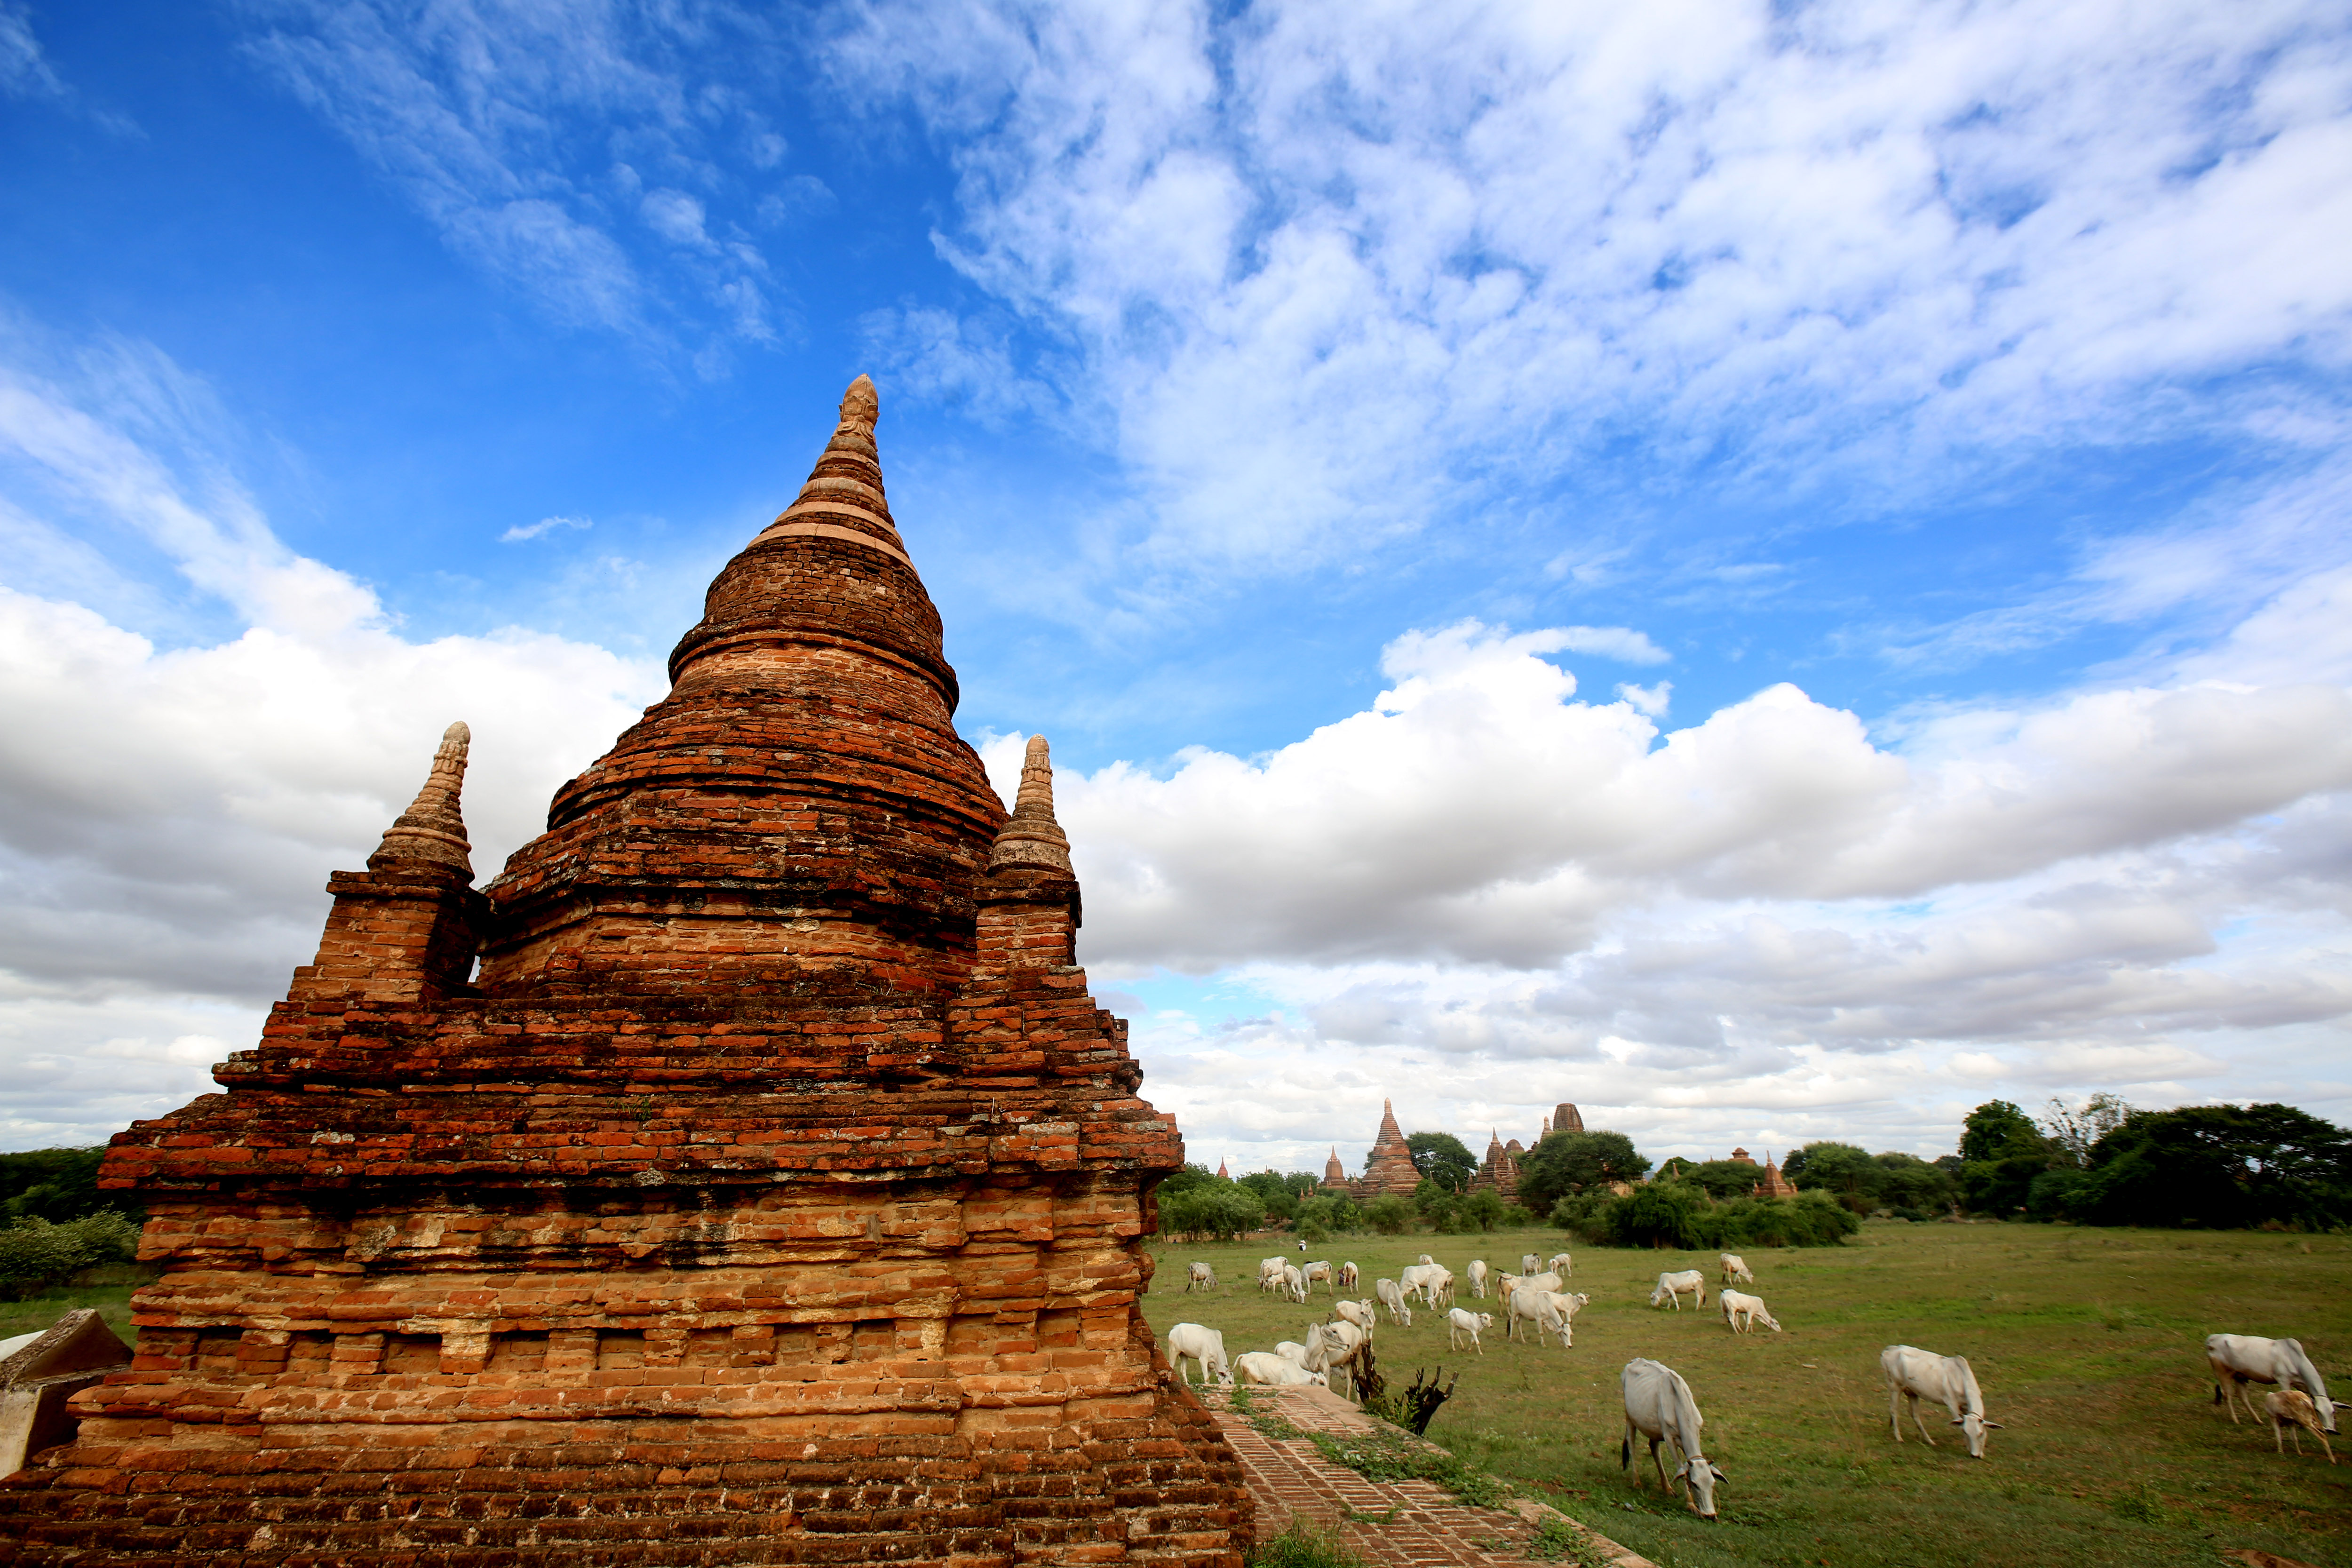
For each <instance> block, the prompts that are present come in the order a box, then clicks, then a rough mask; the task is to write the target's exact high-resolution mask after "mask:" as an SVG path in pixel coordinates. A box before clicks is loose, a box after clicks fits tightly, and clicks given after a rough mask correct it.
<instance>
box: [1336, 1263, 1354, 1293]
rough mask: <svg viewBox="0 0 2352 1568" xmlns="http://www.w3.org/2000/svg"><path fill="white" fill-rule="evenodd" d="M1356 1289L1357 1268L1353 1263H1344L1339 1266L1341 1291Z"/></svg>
mask: <svg viewBox="0 0 2352 1568" xmlns="http://www.w3.org/2000/svg"><path fill="white" fill-rule="evenodd" d="M1355 1288H1356V1266H1355V1265H1354V1264H1352V1263H1342V1264H1341V1265H1339V1289H1342V1290H1352V1289H1355Z"/></svg>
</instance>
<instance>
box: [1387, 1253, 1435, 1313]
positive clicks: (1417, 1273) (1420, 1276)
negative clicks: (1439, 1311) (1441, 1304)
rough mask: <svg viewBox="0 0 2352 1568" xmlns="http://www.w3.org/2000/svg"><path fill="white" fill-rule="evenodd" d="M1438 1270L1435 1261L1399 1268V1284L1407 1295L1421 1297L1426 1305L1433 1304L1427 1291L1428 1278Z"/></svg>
mask: <svg viewBox="0 0 2352 1568" xmlns="http://www.w3.org/2000/svg"><path fill="white" fill-rule="evenodd" d="M1438 1272H1439V1269H1438V1267H1437V1265H1436V1264H1434V1263H1416V1264H1413V1265H1412V1267H1411V1268H1400V1269H1398V1270H1397V1284H1398V1286H1399V1287H1400V1288H1401V1289H1402V1290H1403V1291H1404V1293H1405V1294H1406V1295H1408V1296H1419V1297H1421V1298H1422V1303H1421V1304H1422V1305H1423V1306H1424V1307H1426V1306H1428V1305H1430V1304H1431V1303H1430V1301H1429V1299H1428V1296H1427V1293H1426V1292H1427V1284H1428V1280H1429V1279H1430V1277H1431V1276H1432V1275H1434V1274H1436V1273H1438Z"/></svg>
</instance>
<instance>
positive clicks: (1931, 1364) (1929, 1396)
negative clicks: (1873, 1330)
mask: <svg viewBox="0 0 2352 1568" xmlns="http://www.w3.org/2000/svg"><path fill="white" fill-rule="evenodd" d="M1878 1364H1879V1365H1880V1366H1881V1367H1883V1368H1885V1372H1886V1424H1887V1425H1888V1426H1892V1427H1894V1428H1895V1441H1896V1442H1898V1443H1900V1442H1901V1441H1903V1417H1902V1415H1901V1414H1900V1411H1901V1406H1900V1405H1897V1404H1896V1403H1895V1402H1896V1401H1897V1400H1899V1399H1902V1398H1903V1397H1905V1396H1906V1395H1908V1396H1909V1398H1910V1401H1911V1421H1912V1424H1913V1425H1914V1426H1917V1427H1918V1428H1919V1436H1922V1437H1927V1447H1930V1448H1932V1447H1935V1446H1936V1439H1935V1438H1933V1437H1929V1436H1927V1423H1926V1422H1925V1421H1922V1420H1920V1419H1919V1401H1921V1400H1922V1399H1926V1400H1930V1401H1933V1402H1934V1403H1935V1404H1937V1405H1942V1406H1943V1407H1944V1408H1945V1409H1946V1410H1948V1411H1949V1412H1951V1415H1952V1425H1953V1426H1957V1427H1958V1428H1959V1429H1960V1431H1961V1432H1962V1433H1963V1434H1965V1435H1966V1436H1967V1437H1968V1440H1969V1458H1972V1459H1981V1458H1984V1457H1985V1456H1984V1446H1985V1433H1986V1431H1987V1430H1988V1429H1992V1430H1998V1429H1999V1428H2000V1422H1998V1421H1988V1420H1986V1419H1985V1416H1984V1407H1985V1405H1984V1394H1983V1393H1982V1392H1981V1391H1979V1389H1978V1387H1977V1374H1976V1372H1975V1370H1974V1369H1973V1368H1971V1367H1970V1366H1969V1358H1968V1357H1966V1356H1964V1355H1937V1353H1936V1352H1933V1351H1923V1350H1918V1349H1916V1348H1914V1347H1913V1346H1910V1345H1889V1346H1887V1347H1886V1348H1885V1350H1883V1351H1881V1352H1879V1355H1878Z"/></svg>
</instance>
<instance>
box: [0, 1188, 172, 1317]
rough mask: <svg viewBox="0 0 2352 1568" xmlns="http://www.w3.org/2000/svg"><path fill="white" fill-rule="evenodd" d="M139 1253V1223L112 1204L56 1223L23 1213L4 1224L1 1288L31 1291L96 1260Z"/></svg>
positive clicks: (12, 1293) (9, 1292)
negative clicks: (11, 1222) (126, 1216)
mask: <svg viewBox="0 0 2352 1568" xmlns="http://www.w3.org/2000/svg"><path fill="white" fill-rule="evenodd" d="M138 1253H139V1226H136V1225H134V1224H132V1223H131V1221H130V1220H129V1219H127V1218H125V1217H124V1216H123V1215H120V1214H117V1213H115V1212H114V1211H113V1210H112V1209H100V1211H99V1212H98V1213H96V1214H89V1215H82V1217H81V1218H79V1219H74V1220H68V1221H67V1222H66V1223H65V1224H63V1225H51V1224H50V1223H49V1222H48V1221H47V1220H45V1219H40V1218H37V1217H35V1218H26V1219H20V1220H18V1221H17V1222H16V1224H15V1225H13V1226H9V1227H8V1228H7V1229H5V1230H0V1293H5V1294H7V1295H9V1296H12V1297H13V1296H24V1295H29V1294H31V1293H32V1292H33V1291H36V1290H39V1289H46V1288H47V1287H48V1286H51V1285H55V1284H57V1283H58V1282H59V1281H61V1280H65V1279H71V1278H72V1277H73V1276H75V1275H76V1274H79V1273H80V1272H81V1271H82V1270H83V1269H85V1268H89V1266H90V1265H91V1264H93V1263H112V1262H118V1261H121V1260H122V1259H126V1258H135V1257H137V1256H138Z"/></svg>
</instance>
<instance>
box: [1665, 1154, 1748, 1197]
mask: <svg viewBox="0 0 2352 1568" xmlns="http://www.w3.org/2000/svg"><path fill="white" fill-rule="evenodd" d="M1763 1178H1764V1173H1763V1172H1762V1171H1761V1170H1759V1168H1758V1167H1756V1166H1754V1165H1751V1164H1749V1163H1748V1162H1747V1161H1745V1160H1708V1161H1706V1162H1705V1163H1701V1164H1696V1165H1684V1166H1682V1167H1680V1168H1679V1169H1678V1171H1677V1172H1676V1173H1675V1180H1676V1181H1681V1182H1688V1183H1690V1184H1692V1185H1694V1186H1696V1187H1699V1188H1702V1189H1704V1190H1705V1192H1706V1195H1707V1196H1709V1197H1711V1198H1744V1197H1746V1196H1747V1195H1748V1194H1749V1193H1751V1192H1753V1191H1754V1190H1755V1187H1756V1184H1757V1183H1758V1182H1759V1181H1761V1180H1763Z"/></svg>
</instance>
